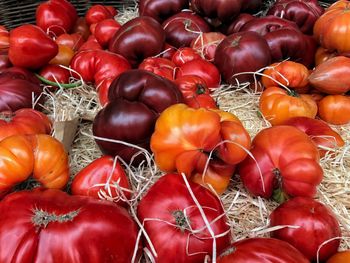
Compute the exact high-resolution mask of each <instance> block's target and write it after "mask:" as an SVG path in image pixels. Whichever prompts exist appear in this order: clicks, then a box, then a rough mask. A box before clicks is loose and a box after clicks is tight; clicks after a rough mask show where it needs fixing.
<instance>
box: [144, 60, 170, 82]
mask: <svg viewBox="0 0 350 263" xmlns="http://www.w3.org/2000/svg"><path fill="white" fill-rule="evenodd" d="M175 67H176V66H175V64H174V63H173V62H171V60H168V59H166V58H158V57H157V58H146V59H145V60H144V61H143V62H142V63H141V64H140V65H139V69H144V70H147V71H150V72H153V73H154V74H156V75H158V76H161V77H164V78H167V79H169V80H174V77H175Z"/></svg>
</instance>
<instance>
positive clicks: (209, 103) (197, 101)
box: [186, 94, 218, 109]
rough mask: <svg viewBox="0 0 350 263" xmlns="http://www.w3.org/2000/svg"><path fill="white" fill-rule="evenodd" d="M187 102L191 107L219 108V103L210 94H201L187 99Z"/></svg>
mask: <svg viewBox="0 0 350 263" xmlns="http://www.w3.org/2000/svg"><path fill="white" fill-rule="evenodd" d="M186 104H187V105H188V106H190V107H191V108H194V109H198V108H206V109H217V108H218V105H217V104H216V101H215V100H214V99H213V97H212V96H210V94H199V95H198V96H196V97H193V98H190V99H188V100H187V102H186Z"/></svg>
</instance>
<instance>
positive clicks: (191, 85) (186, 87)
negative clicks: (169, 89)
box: [175, 75, 210, 102]
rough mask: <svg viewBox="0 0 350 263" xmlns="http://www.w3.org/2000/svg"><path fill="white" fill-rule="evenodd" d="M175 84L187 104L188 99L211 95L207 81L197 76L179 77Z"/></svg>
mask: <svg viewBox="0 0 350 263" xmlns="http://www.w3.org/2000/svg"><path fill="white" fill-rule="evenodd" d="M175 83H176V85H177V87H178V88H179V90H180V91H181V93H182V95H183V96H184V99H185V102H186V100H187V99H191V98H193V97H196V96H198V95H200V94H209V93H210V91H209V89H208V86H207V83H206V82H205V80H203V79H202V78H201V77H198V76H196V75H186V76H182V77H179V78H177V79H176V80H175Z"/></svg>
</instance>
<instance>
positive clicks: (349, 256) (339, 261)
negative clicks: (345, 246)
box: [327, 250, 350, 263]
mask: <svg viewBox="0 0 350 263" xmlns="http://www.w3.org/2000/svg"><path fill="white" fill-rule="evenodd" d="M347 262H350V250H346V251H341V252H338V253H336V254H334V255H333V256H332V257H331V258H329V259H328V260H327V263H347Z"/></svg>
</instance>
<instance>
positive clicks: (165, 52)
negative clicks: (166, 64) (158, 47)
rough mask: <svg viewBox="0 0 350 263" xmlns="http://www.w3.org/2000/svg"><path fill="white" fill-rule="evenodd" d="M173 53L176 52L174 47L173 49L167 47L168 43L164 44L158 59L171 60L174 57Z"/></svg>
mask: <svg viewBox="0 0 350 263" xmlns="http://www.w3.org/2000/svg"><path fill="white" fill-rule="evenodd" d="M175 52H176V48H175V47H173V46H172V45H169V44H168V43H165V44H164V47H163V51H162V52H161V55H160V57H161V58H166V59H169V60H171V58H172V57H173V56H174V54H175Z"/></svg>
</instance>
